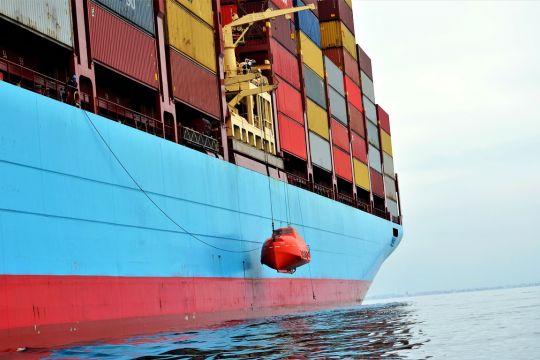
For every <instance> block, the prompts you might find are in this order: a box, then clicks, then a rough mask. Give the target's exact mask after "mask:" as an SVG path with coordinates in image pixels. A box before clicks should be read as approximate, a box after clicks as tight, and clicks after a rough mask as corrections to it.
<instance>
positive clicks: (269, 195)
mask: <svg viewBox="0 0 540 360" xmlns="http://www.w3.org/2000/svg"><path fill="white" fill-rule="evenodd" d="M255 100H257V98H255ZM255 104H256V105H259V104H260V103H259V102H258V101H255ZM258 107H259V106H258ZM259 108H260V110H261V117H260V119H261V123H262V132H263V146H262V147H263V152H264V166H265V167H266V176H267V178H268V197H269V199H270V217H271V218H272V238H274V230H275V224H274V205H273V204H272V184H271V180H270V169H269V168H268V152H267V151H266V150H267V149H266V148H265V146H264V143H265V142H266V143H267V144H268V150H269V149H270V143H269V142H268V141H267V140H266V120H265V119H266V107H265V106H264V105H263V106H260V107H259ZM272 126H273V124H272Z"/></svg>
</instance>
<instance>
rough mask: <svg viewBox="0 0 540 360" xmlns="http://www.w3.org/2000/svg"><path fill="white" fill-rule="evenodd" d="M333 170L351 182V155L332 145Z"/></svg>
mask: <svg viewBox="0 0 540 360" xmlns="http://www.w3.org/2000/svg"><path fill="white" fill-rule="evenodd" d="M332 153H333V154H334V172H335V173H336V175H337V176H339V177H340V178H342V179H345V180H347V181H351V182H352V168H351V155H349V154H348V153H346V152H343V151H341V150H340V149H338V148H336V147H334V148H333V149H332Z"/></svg>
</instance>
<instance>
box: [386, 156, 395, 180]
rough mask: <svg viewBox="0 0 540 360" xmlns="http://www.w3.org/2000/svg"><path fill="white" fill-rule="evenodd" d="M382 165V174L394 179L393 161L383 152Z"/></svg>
mask: <svg viewBox="0 0 540 360" xmlns="http://www.w3.org/2000/svg"><path fill="white" fill-rule="evenodd" d="M383 164H384V173H385V174H386V175H388V176H390V177H392V178H395V177H396V174H395V170H394V159H393V158H392V157H391V156H390V155H388V154H387V153H385V152H383Z"/></svg>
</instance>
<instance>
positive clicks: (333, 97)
mask: <svg viewBox="0 0 540 360" xmlns="http://www.w3.org/2000/svg"><path fill="white" fill-rule="evenodd" d="M328 99H329V100H330V112H331V113H332V117H334V118H335V119H337V120H339V121H340V122H341V123H343V124H345V125H348V123H349V122H348V119H347V103H346V102H345V98H344V97H343V96H341V95H340V94H338V92H337V91H336V90H334V89H332V88H331V87H329V88H328Z"/></svg>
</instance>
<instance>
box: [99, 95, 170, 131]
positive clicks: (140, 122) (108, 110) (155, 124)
mask: <svg viewBox="0 0 540 360" xmlns="http://www.w3.org/2000/svg"><path fill="white" fill-rule="evenodd" d="M97 108H98V114H99V115H103V116H105V117H107V118H109V119H111V120H115V121H118V122H120V123H122V124H124V125H128V126H131V127H134V128H136V129H139V130H142V131H144V132H147V133H149V134H153V135H156V136H159V137H164V130H163V123H162V122H161V121H160V120H157V119H154V118H151V117H150V116H146V115H144V114H141V113H138V112H136V111H134V110H131V109H129V108H127V107H125V106H122V105H119V104H117V103H115V102H112V101H109V100H106V99H103V98H100V97H98V98H97Z"/></svg>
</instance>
